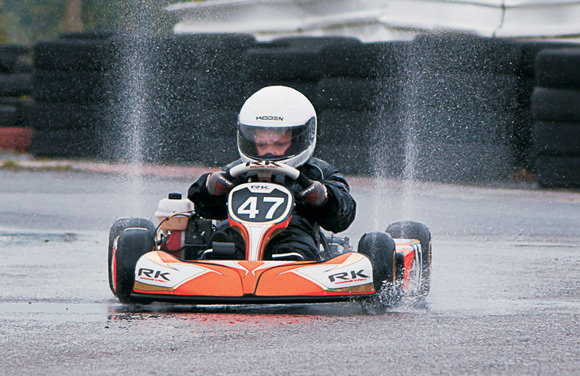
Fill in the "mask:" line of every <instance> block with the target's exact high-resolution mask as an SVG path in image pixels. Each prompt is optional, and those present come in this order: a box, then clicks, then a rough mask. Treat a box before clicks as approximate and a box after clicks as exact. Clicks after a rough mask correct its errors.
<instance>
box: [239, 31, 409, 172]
mask: <svg viewBox="0 0 580 376" xmlns="http://www.w3.org/2000/svg"><path fill="white" fill-rule="evenodd" d="M403 51H404V43H403V42H393V43H390V42H388V43H370V44H363V43H361V42H360V41H359V40H357V39H354V38H343V37H321V38H318V37H292V38H280V39H276V40H273V41H272V42H269V43H260V44H258V45H256V47H255V48H253V49H249V50H247V51H246V56H245V76H246V81H247V84H246V91H245V92H246V96H249V95H251V94H252V93H253V92H255V91H256V90H258V89H260V88H262V87H264V86H268V85H285V86H289V87H293V88H295V89H297V90H299V91H300V92H302V93H303V94H304V95H306V97H308V98H309V99H310V101H311V102H312V103H313V105H314V107H315V108H316V110H317V114H318V140H317V148H316V152H315V155H316V156H318V157H320V158H322V159H324V160H326V161H328V162H330V163H332V164H334V165H335V166H336V167H338V168H339V169H340V170H341V171H342V172H344V173H348V174H368V173H378V174H381V175H388V176H393V175H396V174H397V172H398V170H399V169H400V168H401V167H400V166H402V163H400V162H402V161H401V159H400V153H398V152H396V150H397V147H400V144H399V143H398V141H399V140H400V136H399V135H400V122H398V121H397V119H398V118H399V112H398V111H399V103H400V92H401V87H402V83H401V79H400V72H401V69H402V68H401V57H402V56H404V54H403ZM379 151H380V152H379ZM383 151H386V153H383ZM377 160H380V161H379V163H377V162H375V161H377Z"/></svg>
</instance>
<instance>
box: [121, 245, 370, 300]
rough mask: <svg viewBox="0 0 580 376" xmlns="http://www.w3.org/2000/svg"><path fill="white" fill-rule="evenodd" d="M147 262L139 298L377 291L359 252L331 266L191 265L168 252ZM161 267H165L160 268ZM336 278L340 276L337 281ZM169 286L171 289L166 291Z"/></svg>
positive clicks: (141, 268) (139, 271)
mask: <svg viewBox="0 0 580 376" xmlns="http://www.w3.org/2000/svg"><path fill="white" fill-rule="evenodd" d="M144 258H145V259H146V260H145V261H143V262H141V263H140V264H138V265H137V268H136V271H135V273H136V277H135V285H134V288H133V291H134V292H135V293H138V294H139V293H140V294H147V295H152V294H153V295H165V296H197V297H200V296H207V297H232V298H235V297H238V298H240V297H243V296H255V297H293V296H300V297H309V296H311V297H319V296H323V297H324V296H344V295H363V294H364V295H368V294H372V293H374V292H375V290H374V285H373V283H372V270H371V271H370V272H369V271H368V269H364V267H365V266H366V263H368V264H369V265H370V262H369V261H368V259H366V257H365V256H362V255H360V254H357V253H345V254H343V255H340V256H337V257H335V258H333V259H331V260H328V261H326V262H315V261H245V260H227V261H225V260H224V261H220V260H215V261H214V260H200V261H193V262H186V261H181V260H178V259H177V258H175V257H173V256H171V255H169V254H167V253H165V252H163V251H153V252H149V253H148V254H146V255H145V256H143V257H142V259H144ZM157 266H159V267H161V268H158V269H156V268H157ZM351 269H352V270H351ZM161 271H163V272H161ZM174 271H175V272H174ZM335 272H336V273H335ZM179 273H182V274H179ZM333 273H334V274H333ZM334 275H337V276H338V278H337V279H336V280H334V279H333V276H334ZM328 276H330V278H328ZM180 278H182V280H180ZM163 279H166V280H167V281H164V280H163ZM321 281H322V282H321ZM165 282H167V283H166V284H167V287H165V286H163V284H164V283H165ZM343 286H345V287H343Z"/></svg>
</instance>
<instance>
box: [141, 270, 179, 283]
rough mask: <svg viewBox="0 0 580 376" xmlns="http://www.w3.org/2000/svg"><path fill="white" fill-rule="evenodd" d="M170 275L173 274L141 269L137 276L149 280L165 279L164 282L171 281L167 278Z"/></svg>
mask: <svg viewBox="0 0 580 376" xmlns="http://www.w3.org/2000/svg"><path fill="white" fill-rule="evenodd" d="M169 274H171V273H169V272H165V273H161V271H160V270H153V269H147V268H141V269H139V273H137V276H139V277H140V276H142V275H144V276H145V277H149V278H155V279H160V278H163V279H164V280H166V281H169V278H167V276H168V275H169Z"/></svg>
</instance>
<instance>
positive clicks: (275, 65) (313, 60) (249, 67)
mask: <svg viewBox="0 0 580 376" xmlns="http://www.w3.org/2000/svg"><path fill="white" fill-rule="evenodd" d="M244 61H245V69H246V74H247V77H248V79H249V80H250V81H253V80H280V81H317V80H318V79H320V78H321V77H322V76H323V71H324V70H323V66H322V58H321V55H320V51H319V50H317V49H306V48H296V47H287V48H255V49H251V50H247V51H245V56H244Z"/></svg>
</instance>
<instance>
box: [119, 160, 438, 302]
mask: <svg viewBox="0 0 580 376" xmlns="http://www.w3.org/2000/svg"><path fill="white" fill-rule="evenodd" d="M228 174H229V176H228V179H229V178H231V179H232V180H234V179H240V178H242V179H243V180H242V181H244V182H243V183H241V184H239V185H237V186H236V187H235V188H233V189H232V190H231V191H230V193H229V195H228V201H227V202H228V204H227V205H228V208H227V209H228V220H229V225H230V226H231V227H232V228H233V229H234V230H236V231H237V232H238V233H240V234H241V235H242V237H243V240H244V242H245V259H243V260H240V259H234V257H233V256H234V254H235V244H233V243H228V242H217V241H213V242H211V244H210V240H211V239H212V234H213V233H214V231H215V229H216V226H217V223H216V221H212V220H209V219H204V218H201V217H200V216H198V215H197V214H196V213H195V212H194V210H193V205H192V203H191V202H190V201H189V200H187V199H182V197H181V195H180V194H177V193H170V194H169V197H168V198H164V199H162V200H161V201H160V203H159V207H158V209H157V211H156V213H155V214H156V217H157V220H158V222H159V224H158V225H157V226H155V225H153V223H152V222H151V221H150V220H147V219H143V218H120V219H117V220H116V221H115V223H114V224H113V226H112V227H111V230H110V234H109V257H108V263H109V284H110V288H111V290H112V292H113V294H114V295H115V296H116V297H117V298H118V299H119V301H120V302H121V303H147V302H152V301H166V302H173V303H185V304H258V303H309V302H311V303H315V302H335V301H343V300H361V301H367V302H368V301H371V302H379V303H381V304H387V305H392V304H395V303H397V302H398V301H399V300H400V299H401V298H402V297H404V296H408V297H413V298H416V299H418V300H423V299H424V298H425V297H426V296H427V294H428V293H429V287H430V273H431V234H430V232H429V230H428V229H427V227H426V226H425V225H423V224H421V223H417V222H396V223H393V224H391V225H390V226H389V227H388V228H387V230H386V232H370V233H366V234H364V235H363V236H362V238H361V239H360V241H359V243H358V249H357V250H356V251H355V250H353V249H352V247H351V245H350V240H349V238H348V237H336V236H334V235H332V236H327V235H326V234H325V233H324V232H323V231H319V239H318V241H319V244H320V247H319V255H318V259H317V260H310V261H308V260H307V261H303V260H300V259H298V260H297V259H296V258H295V257H294V256H293V255H291V254H290V255H289V254H284V255H272V256H271V257H269V259H265V257H264V254H265V253H264V250H265V248H266V246H267V244H268V242H269V241H270V240H271V239H272V238H274V237H275V236H277V235H278V234H279V233H280V232H282V231H283V230H284V229H285V228H286V227H287V226H288V223H289V222H290V219H291V218H292V214H293V210H294V200H295V199H294V194H293V193H292V192H291V191H290V190H289V189H288V188H286V187H285V186H283V185H279V184H275V183H272V182H270V181H272V179H271V177H272V176H273V175H276V174H277V175H281V176H287V177H290V178H291V179H294V180H296V181H297V182H299V183H300V185H301V186H303V187H308V186H309V185H310V184H311V181H310V180H309V179H308V178H307V177H305V176H304V175H303V174H301V173H300V171H299V170H297V169H295V168H293V167H290V166H287V165H284V164H280V163H273V162H263V163H246V164H240V165H237V166H235V167H233V168H232V169H230V170H229V172H228Z"/></svg>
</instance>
